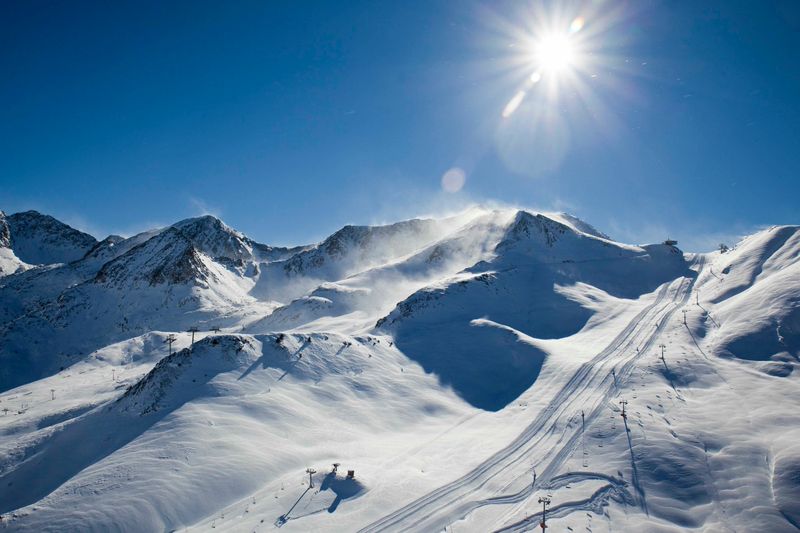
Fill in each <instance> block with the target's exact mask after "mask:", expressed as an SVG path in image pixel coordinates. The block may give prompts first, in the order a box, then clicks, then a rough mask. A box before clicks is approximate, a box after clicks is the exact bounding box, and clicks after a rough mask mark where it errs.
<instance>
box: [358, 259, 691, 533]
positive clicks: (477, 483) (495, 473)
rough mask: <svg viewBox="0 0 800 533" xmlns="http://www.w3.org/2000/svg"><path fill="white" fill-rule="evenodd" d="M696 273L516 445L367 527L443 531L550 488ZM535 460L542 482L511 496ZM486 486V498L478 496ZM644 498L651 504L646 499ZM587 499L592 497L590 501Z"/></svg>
mask: <svg viewBox="0 0 800 533" xmlns="http://www.w3.org/2000/svg"><path fill="white" fill-rule="evenodd" d="M693 266H694V267H695V268H696V272H697V273H699V272H700V270H701V269H702V266H703V263H702V261H696V262H695V264H694V265H693ZM696 279H697V274H696V275H695V276H693V277H691V278H689V277H682V278H679V279H677V280H675V281H673V282H672V283H669V284H665V285H664V286H662V287H661V289H660V290H659V292H658V294H657V296H656V299H655V301H654V302H653V303H651V304H650V305H648V306H647V307H646V308H644V309H643V310H642V311H640V312H639V313H638V314H637V315H636V316H635V317H633V319H632V320H631V321H630V322H629V323H628V324H627V325H626V326H625V328H624V329H623V330H622V331H621V332H620V333H619V334H618V335H617V336H616V337H615V338H614V339H613V340H612V341H611V343H609V345H608V346H606V347H605V349H603V350H602V351H601V352H600V353H598V354H597V355H596V356H595V357H594V358H592V359H591V360H590V361H588V362H586V363H583V364H582V365H581V366H580V367H579V368H578V370H577V372H575V374H574V375H573V376H572V377H571V378H570V379H569V381H568V382H567V383H566V384H565V385H564V386H563V387H562V388H561V389H560V390H559V391H558V393H557V394H556V395H555V396H554V397H553V398H552V400H550V402H549V403H548V405H547V406H546V407H545V408H544V409H542V410H541V411H540V412H539V414H538V415H537V416H536V418H535V419H534V420H533V421H532V422H531V423H530V424H529V425H528V426H527V427H526V428H525V430H524V431H522V433H520V434H519V435H518V436H517V437H516V438H515V439H514V440H513V441H512V442H511V443H510V444H509V445H508V446H506V447H505V448H503V449H502V450H499V451H498V452H496V453H494V454H493V455H492V456H490V457H489V458H488V459H486V460H485V461H484V462H483V463H481V464H480V465H478V466H477V467H475V468H474V469H473V470H471V471H470V472H468V473H467V474H465V475H464V476H462V477H460V478H458V479H456V480H454V481H452V482H450V483H447V484H446V485H443V486H442V487H440V488H438V489H436V490H434V491H432V492H430V493H428V494H426V495H425V496H422V497H421V498H418V499H417V500H415V501H413V502H411V503H409V504H407V505H405V506H404V507H402V508H400V509H398V510H397V511H394V512H393V513H391V514H389V515H387V516H385V517H383V518H381V519H379V520H377V521H375V522H373V523H371V524H369V525H367V526H366V527H364V528H362V529H361V530H360V531H359V533H368V532H377V531H440V530H443V529H444V528H445V527H446V526H447V525H448V524H450V523H452V522H455V521H457V520H460V519H462V518H464V517H466V516H468V515H469V514H470V513H471V512H472V511H474V510H475V509H478V508H480V507H483V506H486V505H493V504H513V503H519V502H524V501H525V500H526V499H527V498H528V497H529V496H530V495H531V494H532V493H533V492H534V491H535V490H536V489H537V488H541V487H544V486H547V485H548V483H550V482H552V481H553V479H554V476H555V475H556V473H557V472H558V471H559V469H560V468H561V466H562V465H563V464H564V461H565V460H566V459H567V458H568V457H570V455H571V454H572V453H573V451H574V450H575V448H576V447H577V446H578V444H579V442H580V438H581V432H580V424H579V423H576V418H579V417H580V412H581V411H584V412H585V413H586V418H587V424H588V423H590V422H591V420H592V419H593V418H594V417H596V416H597V415H598V414H599V413H600V411H601V410H602V409H604V408H605V407H606V406H607V403H608V402H609V401H610V399H611V398H612V397H614V396H616V394H617V393H618V386H619V384H620V383H623V382H624V381H625V380H626V379H627V378H628V377H629V376H630V374H631V372H632V371H633V369H634V367H635V364H636V362H637V360H638V359H639V358H641V357H643V356H644V355H645V354H646V353H647V352H648V350H649V349H650V348H651V347H652V346H653V345H654V343H655V342H656V339H657V338H658V336H659V335H660V334H661V332H662V331H663V329H664V327H665V326H666V324H667V322H668V320H669V319H670V317H672V315H673V314H674V313H675V311H677V310H678V309H679V308H680V307H682V306H683V305H685V304H686V303H687V302H688V301H689V297H690V295H691V292H692V288H693V287H694V283H695V280H696ZM637 348H639V350H638V351H637V350H636V349H637ZM615 356H616V357H615ZM612 358H614V359H616V363H617V365H616V366H611V365H610V364H608V363H609V361H610V360H611V359H612ZM620 363H621V364H620ZM542 450H547V452H546V453H545V454H544V456H543V457H542V456H539V457H537V454H536V453H534V452H539V453H540V452H541V451H542ZM533 461H536V462H535V463H533V464H534V466H535V467H537V471H539V472H541V474H540V475H539V476H538V478H537V482H536V483H535V484H528V485H527V488H525V489H523V490H522V491H518V492H516V493H512V494H511V495H505V496H503V495H504V494H506V492H507V490H508V488H509V487H510V486H511V485H512V484H514V483H516V482H517V481H518V479H519V478H520V477H521V476H523V475H524V476H529V473H530V467H531V465H532V462H533ZM609 490H610V489H607V490H599V491H597V493H596V494H595V495H596V496H597V497H603V498H608V497H609ZM479 491H480V492H482V493H483V494H484V497H477V496H479V494H477V493H478V492H479ZM498 495H500V496H498ZM640 499H641V497H640ZM636 503H638V504H640V505H644V501H638V502H636ZM585 505H588V503H586V504H582V506H585ZM508 514H510V515H512V516H513V515H514V514H515V513H513V512H512V513H508ZM512 516H509V517H508V518H507V519H512ZM517 516H518V515H517ZM501 523H502V521H501ZM532 525H533V524H532V522H530V518H529V519H528V520H522V521H520V522H516V523H511V524H507V525H505V526H503V527H502V528H501V529H500V531H524V530H526V529H530V528H531V527H532Z"/></svg>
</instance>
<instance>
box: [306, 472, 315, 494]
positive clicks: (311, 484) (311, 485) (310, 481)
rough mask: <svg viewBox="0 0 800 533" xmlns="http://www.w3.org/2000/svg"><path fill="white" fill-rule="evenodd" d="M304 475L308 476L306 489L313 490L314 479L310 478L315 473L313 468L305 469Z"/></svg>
mask: <svg viewBox="0 0 800 533" xmlns="http://www.w3.org/2000/svg"><path fill="white" fill-rule="evenodd" d="M306 473H307V474H308V488H310V489H313V488H314V478H313V477H312V476H313V475H314V474H316V473H317V471H316V470H314V469H313V468H306Z"/></svg>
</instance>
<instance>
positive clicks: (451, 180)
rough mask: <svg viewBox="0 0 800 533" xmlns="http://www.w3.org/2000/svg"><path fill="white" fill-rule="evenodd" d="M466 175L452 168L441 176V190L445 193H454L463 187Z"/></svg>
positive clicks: (456, 168) (460, 170) (458, 169)
mask: <svg viewBox="0 0 800 533" xmlns="http://www.w3.org/2000/svg"><path fill="white" fill-rule="evenodd" d="M466 181H467V174H466V172H464V171H463V170H462V169H460V168H458V167H453V168H451V169H449V170H448V171H447V172H445V173H444V175H442V189H443V190H444V191H445V192H450V193H455V192H458V191H460V190H461V188H462V187H464V183H465V182H466Z"/></svg>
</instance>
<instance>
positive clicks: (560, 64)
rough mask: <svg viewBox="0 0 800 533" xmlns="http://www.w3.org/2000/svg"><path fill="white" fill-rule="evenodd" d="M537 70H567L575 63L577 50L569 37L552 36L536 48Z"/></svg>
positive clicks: (539, 43) (544, 39) (545, 38)
mask: <svg viewBox="0 0 800 533" xmlns="http://www.w3.org/2000/svg"><path fill="white" fill-rule="evenodd" d="M534 54H535V61H536V67H537V69H541V70H544V71H549V72H558V71H561V70H565V69H566V68H568V67H569V66H571V65H572V64H573V63H574V61H575V50H574V48H573V46H572V43H571V42H570V40H569V37H568V36H567V35H562V34H550V35H547V36H546V37H544V38H543V39H542V40H541V41H539V42H538V43H537V44H536V45H535V47H534Z"/></svg>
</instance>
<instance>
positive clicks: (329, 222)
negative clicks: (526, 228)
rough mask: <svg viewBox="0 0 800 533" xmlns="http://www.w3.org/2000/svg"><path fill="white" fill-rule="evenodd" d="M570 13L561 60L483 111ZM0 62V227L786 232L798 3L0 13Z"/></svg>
mask: <svg viewBox="0 0 800 533" xmlns="http://www.w3.org/2000/svg"><path fill="white" fill-rule="evenodd" d="M577 16H581V17H583V18H584V20H585V25H584V27H583V28H582V29H581V30H580V32H578V33H576V34H575V35H576V36H577V37H575V39H578V38H580V39H582V40H581V41H580V42H581V43H582V44H581V46H580V60H579V61H577V60H576V62H575V63H576V64H575V65H574V67H573V68H572V69H570V72H569V73H568V75H565V74H563V73H562V74H553V79H547V80H542V82H541V83H539V84H537V85H536V86H533V87H528V91H527V93H526V97H525V99H524V100H523V101H522V104H521V105H520V106H519V108H518V109H517V110H516V111H515V112H514V114H512V115H511V116H510V117H507V118H504V117H503V116H502V112H503V110H504V108H505V107H506V105H507V104H508V102H509V101H510V99H512V98H513V97H514V95H515V94H516V93H517V92H518V91H519V90H520V89H521V88H523V87H525V83H526V80H527V79H528V77H529V76H530V74H531V69H532V68H533V67H531V64H532V63H531V61H532V60H531V53H530V50H531V46H530V45H529V44H528V43H529V41H530V40H531V39H534V40H535V39H536V38H538V37H537V36H538V35H539V34H541V33H542V31H543V30H542V29H543V28H546V29H548V30H549V29H552V30H554V31H566V30H567V28H568V26H569V22H570V20H573V19H574V17H577ZM570 38H573V37H570ZM0 49H2V50H3V52H2V54H0V72H2V80H0V99H2V106H1V107H0V209H3V210H5V211H6V212H15V211H19V210H23V209H29V208H33V209H38V210H41V211H44V212H47V213H50V214H53V215H54V216H57V217H59V218H61V219H63V220H65V221H67V222H70V223H72V224H74V225H76V226H78V227H81V228H82V229H86V230H88V231H90V232H92V233H94V234H96V236H98V237H102V236H104V234H106V233H109V232H117V233H133V232H135V231H138V230H142V229H145V228H148V227H152V226H155V225H162V224H166V223H171V222H174V221H176V220H179V219H181V218H185V217H188V216H195V215H198V214H202V213H212V214H215V215H218V216H220V217H221V218H223V219H224V220H225V221H226V222H227V223H228V224H230V225H232V226H233V227H235V228H237V229H239V230H241V231H243V232H245V233H247V234H248V235H250V236H251V237H253V238H255V239H257V240H260V241H263V242H267V243H272V244H296V243H304V242H309V241H314V240H317V239H319V238H322V237H324V236H325V235H326V234H328V233H330V232H332V231H335V230H336V229H337V228H338V227H340V226H342V225H344V224H347V223H357V224H367V223H377V222H385V221H391V220H396V219H400V218H404V217H409V216H413V215H422V214H435V213H439V212H444V211H447V210H453V209H457V208H459V207H461V206H465V205H468V204H470V203H473V202H477V203H495V202H496V203H500V204H515V205H522V206H531V207H535V208H540V209H558V210H564V211H568V212H571V213H573V214H576V215H577V216H580V217H581V218H583V219H585V220H587V221H589V222H591V223H592V224H594V225H595V226H597V227H598V228H600V229H602V230H604V231H605V232H606V233H609V234H611V235H612V237H615V238H617V239H619V240H623V241H628V242H647V241H653V240H661V239H663V238H665V237H666V236H667V235H669V236H671V237H673V238H677V239H678V240H679V241H681V243H682V244H684V245H685V246H684V247H685V248H686V249H689V250H692V249H705V248H709V247H712V246H713V245H714V244H715V243H717V242H719V241H720V240H727V241H730V240H732V239H733V238H734V237H735V236H736V235H740V234H742V233H744V232H747V231H750V230H751V229H753V228H757V227H759V226H763V225H769V224H788V223H798V222H800V207H799V206H800V202H798V200H797V199H798V198H800V182H799V181H798V170H800V106H799V105H798V97H799V95H800V54H799V53H798V50H800V3H797V2H793V1H775V2H752V1H738V0H719V1H716V0H708V1H702V2H695V1H688V0H687V1H673V2H658V1H651V0H636V1H630V2H615V1H613V0H606V1H598V0H593V1H587V2H560V3H555V2H546V3H542V2H527V3H525V2H503V1H492V2H489V1H485V2H476V1H468V0H465V1H457V2H456V1H443V0H426V1H417V0H404V1H403V2H389V1H349V2H323V1H314V2H296V1H285V2H283V1H281V2H279V1H267V2H265V1H258V2H255V1H254V2H246V1H237V2H142V1H139V2H122V1H119V2H89V1H78V2H42V1H37V0H31V1H7V2H3V3H1V4H0ZM577 55H578V54H577V53H576V56H577ZM555 76H561V77H560V78H559V79H558V80H557V82H558V88H557V89H553V83H554V82H555V81H556V80H555ZM542 117H545V118H542ZM452 168H458V169H461V171H463V174H464V176H465V182H464V185H463V188H461V189H460V190H459V191H457V192H447V191H445V190H443V188H442V181H441V180H442V176H443V175H444V174H445V173H446V172H447V171H448V170H449V169H452Z"/></svg>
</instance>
